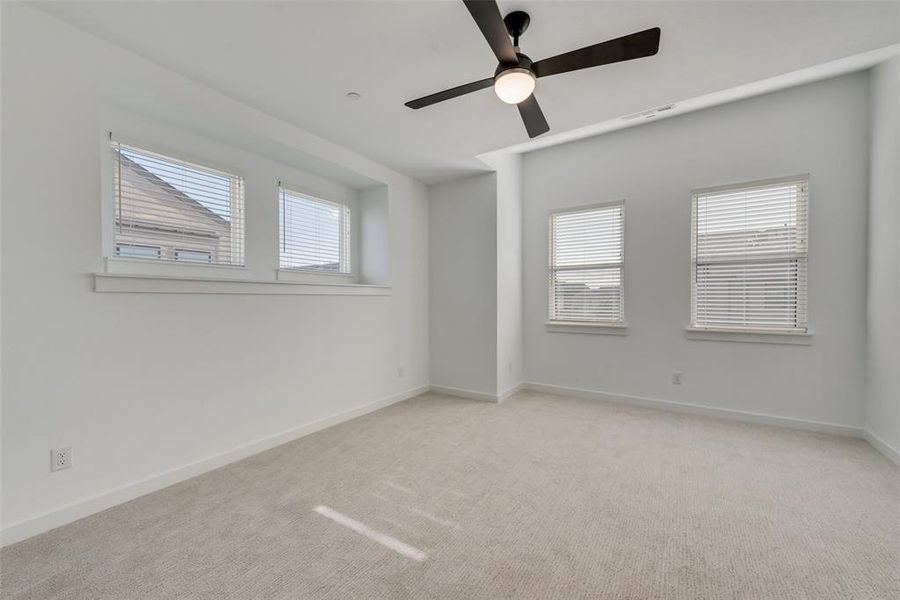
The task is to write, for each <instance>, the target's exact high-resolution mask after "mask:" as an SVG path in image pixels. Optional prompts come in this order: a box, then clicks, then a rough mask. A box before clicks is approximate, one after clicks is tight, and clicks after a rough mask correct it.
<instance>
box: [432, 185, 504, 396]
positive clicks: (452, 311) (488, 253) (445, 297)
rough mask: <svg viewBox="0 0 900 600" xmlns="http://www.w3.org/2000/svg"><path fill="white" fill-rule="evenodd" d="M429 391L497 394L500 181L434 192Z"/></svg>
mask: <svg viewBox="0 0 900 600" xmlns="http://www.w3.org/2000/svg"><path fill="white" fill-rule="evenodd" d="M428 196H429V221H430V226H429V235H428V240H429V255H430V260H431V262H430V265H429V272H430V273H431V277H430V288H429V306H430V312H429V319H430V328H429V337H430V348H431V356H430V359H431V383H432V385H439V386H445V387H452V388H457V389H462V390H467V391H473V392H479V393H484V394H491V395H493V394H496V393H497V177H496V175H495V174H494V173H486V174H483V175H476V176H475V177H469V178H466V179H460V180H454V181H449V182H446V183H440V184H437V185H433V186H430V187H429V188H428Z"/></svg>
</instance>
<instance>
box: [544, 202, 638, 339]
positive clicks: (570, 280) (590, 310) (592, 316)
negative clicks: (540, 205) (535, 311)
mask: <svg viewBox="0 0 900 600" xmlns="http://www.w3.org/2000/svg"><path fill="white" fill-rule="evenodd" d="M624 263H625V205H624V203H621V202H619V203H616V204H611V205H604V206H599V207H594V208H587V209H578V210H569V211H564V212H556V213H553V214H551V215H550V320H551V321H570V322H600V323H613V324H618V323H624V321H625V292H624V281H623V278H624V272H623V271H624Z"/></svg>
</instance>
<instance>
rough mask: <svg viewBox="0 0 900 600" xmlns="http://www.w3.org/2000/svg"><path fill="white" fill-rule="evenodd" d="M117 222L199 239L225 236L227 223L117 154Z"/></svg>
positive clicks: (122, 155)
mask: <svg viewBox="0 0 900 600" xmlns="http://www.w3.org/2000/svg"><path fill="white" fill-rule="evenodd" d="M119 161H120V162H119V164H120V170H119V177H120V182H119V184H120V186H122V187H123V188H125V187H127V189H128V191H127V192H126V193H123V194H121V200H120V201H121V202H122V207H121V211H120V213H121V220H122V225H124V226H126V227H133V228H140V229H153V230H157V231H168V232H176V233H181V234H189V235H194V236H199V237H207V238H218V237H222V236H226V235H228V233H229V232H230V224H229V223H228V221H226V220H225V219H223V218H222V217H221V216H219V215H217V214H216V213H214V212H213V211H211V210H210V209H209V208H207V207H206V206H204V205H203V204H202V203H201V202H198V201H197V200H195V199H193V198H191V197H190V196H188V195H187V194H185V193H184V192H182V191H181V190H179V189H178V188H176V187H174V186H173V185H171V184H170V183H168V182H167V181H165V180H163V179H162V178H160V177H158V176H157V175H155V174H153V173H152V172H150V171H149V170H148V169H146V168H145V167H143V166H141V165H140V164H138V163H137V162H135V161H133V160H131V159H130V158H128V157H127V156H125V155H124V154H123V153H119Z"/></svg>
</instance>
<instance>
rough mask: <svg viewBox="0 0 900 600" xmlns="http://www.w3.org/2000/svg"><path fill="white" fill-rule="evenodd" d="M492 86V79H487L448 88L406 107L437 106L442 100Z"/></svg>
mask: <svg viewBox="0 0 900 600" xmlns="http://www.w3.org/2000/svg"><path fill="white" fill-rule="evenodd" d="M492 85H494V78H493V77H488V78H487V79H482V80H480V81H473V82H472V83H466V84H464V85H458V86H456V87H455V88H450V89H449V90H444V91H443V92H437V93H436V94H431V95H430V96H423V97H421V98H416V99H415V100H410V101H409V102H407V103H406V106H408V107H410V108H423V107H425V106H431V105H432V104H437V103H438V102H443V101H444V100H450V99H451V98H456V97H457V96H462V95H464V94H468V93H471V92H477V91H478V90H483V89H484V88H489V87H491V86H492Z"/></svg>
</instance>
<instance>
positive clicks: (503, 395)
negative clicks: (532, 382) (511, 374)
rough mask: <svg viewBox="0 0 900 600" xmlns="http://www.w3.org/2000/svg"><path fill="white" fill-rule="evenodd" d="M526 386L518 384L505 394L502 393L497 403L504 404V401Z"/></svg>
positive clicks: (498, 396)
mask: <svg viewBox="0 0 900 600" xmlns="http://www.w3.org/2000/svg"><path fill="white" fill-rule="evenodd" d="M524 385H525V384H524V383H517V384H516V385H514V386H512V387H511V388H509V389H508V390H506V391H505V392H500V393H499V394H497V402H503V401H504V400H506V399H507V398H509V397H510V396H512V395H513V394H515V393H516V392H518V391H519V390H521V389H522V387H523V386H524Z"/></svg>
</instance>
